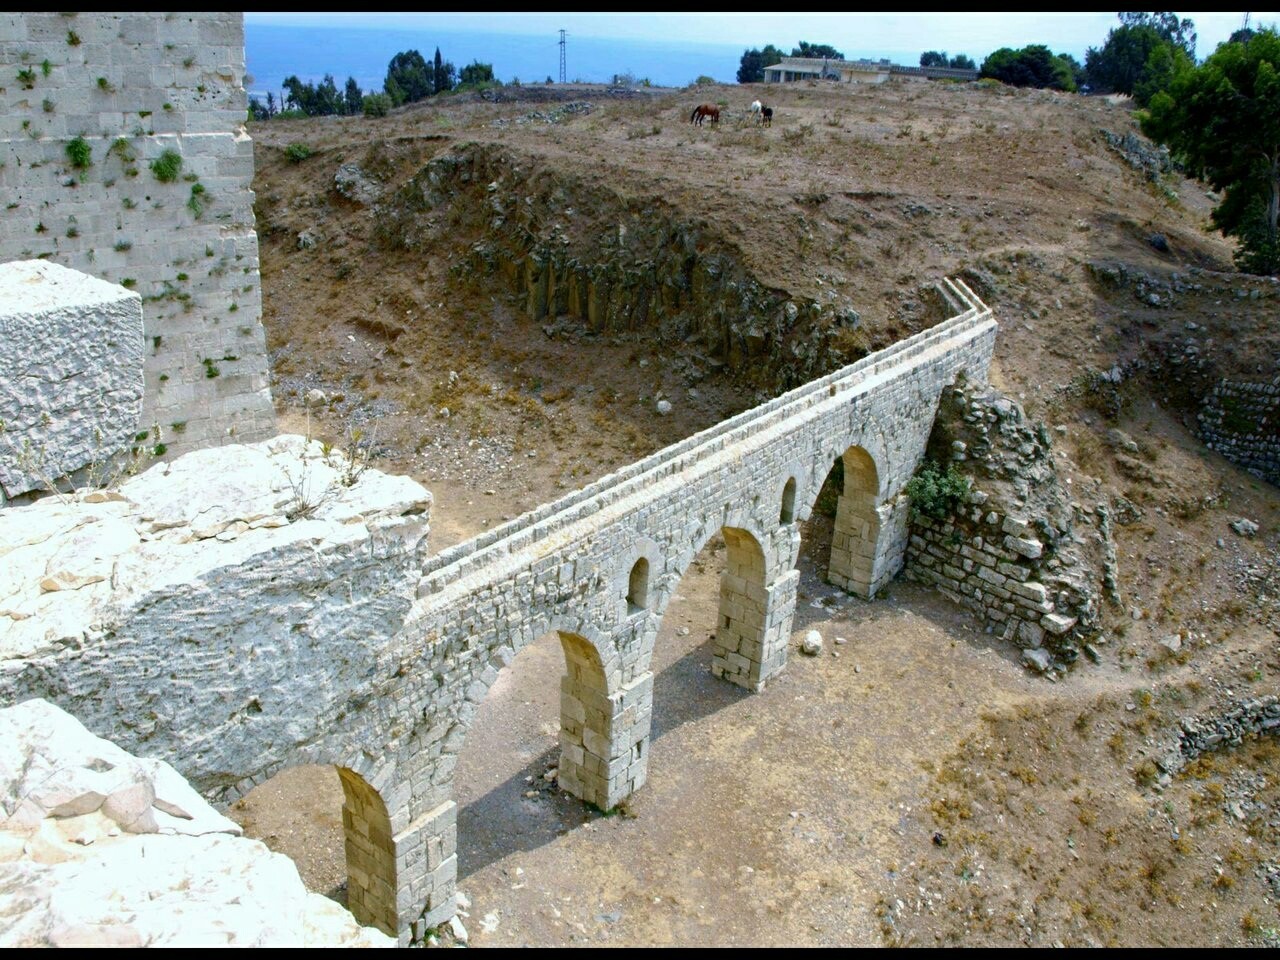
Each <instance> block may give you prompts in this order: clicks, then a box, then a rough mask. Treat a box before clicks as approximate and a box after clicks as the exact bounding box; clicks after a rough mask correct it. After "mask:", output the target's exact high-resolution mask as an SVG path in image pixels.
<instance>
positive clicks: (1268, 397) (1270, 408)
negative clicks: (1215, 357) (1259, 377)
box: [1197, 377, 1280, 486]
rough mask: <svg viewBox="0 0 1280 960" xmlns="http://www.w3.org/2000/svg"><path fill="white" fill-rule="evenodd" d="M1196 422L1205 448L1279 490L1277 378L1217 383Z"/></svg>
mask: <svg viewBox="0 0 1280 960" xmlns="http://www.w3.org/2000/svg"><path fill="white" fill-rule="evenodd" d="M1197 419H1198V421H1199V428H1200V437H1201V439H1203V440H1204V442H1205V446H1207V447H1208V448H1209V449H1210V450H1216V451H1217V452H1218V453H1220V454H1222V455H1223V456H1224V457H1226V458H1227V459H1228V460H1230V461H1231V462H1232V463H1235V464H1238V465H1239V466H1242V467H1244V468H1245V469H1246V470H1248V471H1249V472H1250V473H1252V474H1254V475H1255V476H1258V477H1261V478H1262V479H1263V480H1266V481H1267V482H1268V483H1273V484H1276V485H1277V486H1280V377H1276V378H1275V379H1274V380H1272V381H1271V382H1270V383H1248V382H1244V381H1240V380H1219V381H1218V384H1217V386H1215V387H1214V388H1213V392H1212V393H1210V394H1209V396H1208V397H1207V398H1206V399H1205V401H1204V406H1203V407H1202V408H1201V410H1200V415H1199V417H1198V418H1197Z"/></svg>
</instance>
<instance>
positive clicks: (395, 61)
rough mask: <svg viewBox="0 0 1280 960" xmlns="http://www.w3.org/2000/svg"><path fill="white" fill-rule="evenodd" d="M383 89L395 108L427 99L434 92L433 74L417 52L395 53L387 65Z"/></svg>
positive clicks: (424, 59)
mask: <svg viewBox="0 0 1280 960" xmlns="http://www.w3.org/2000/svg"><path fill="white" fill-rule="evenodd" d="M383 89H384V90H385V91H386V94H387V96H389V97H390V98H391V101H392V103H394V104H395V105H396V106H397V107H398V106H400V104H402V103H413V102H414V101H415V100H421V99H423V98H424V97H429V96H431V94H433V93H434V92H435V74H434V71H433V70H432V68H431V67H430V66H428V65H427V61H426V58H424V57H423V56H422V54H420V53H419V52H418V51H417V50H405V51H403V52H401V53H397V54H396V55H395V56H394V57H392V58H391V62H390V63H389V64H387V79H386V80H385V81H384V83H383Z"/></svg>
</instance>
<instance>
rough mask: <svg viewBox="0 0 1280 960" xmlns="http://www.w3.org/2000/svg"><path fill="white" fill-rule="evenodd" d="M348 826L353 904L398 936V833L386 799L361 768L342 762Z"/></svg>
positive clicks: (359, 915) (369, 921) (360, 915)
mask: <svg viewBox="0 0 1280 960" xmlns="http://www.w3.org/2000/svg"><path fill="white" fill-rule="evenodd" d="M337 770H338V779H339V780H341V781H342V796H343V803H342V832H343V836H344V841H345V846H346V853H347V908H348V909H349V910H350V911H351V913H352V914H353V915H354V916H355V918H356V919H357V920H358V921H360V923H362V924H364V925H366V926H374V927H377V928H378V929H379V930H381V931H382V932H383V933H385V934H388V935H390V936H393V937H396V936H399V935H400V933H401V929H400V927H401V924H402V921H403V918H402V917H401V916H400V912H399V908H398V893H399V882H400V881H399V876H398V871H397V863H396V844H395V834H394V832H393V830H392V827H391V816H390V814H389V812H388V810H387V805H386V802H385V801H384V800H383V798H382V796H381V795H380V794H379V793H378V791H377V790H375V789H374V788H373V787H372V786H371V785H370V783H369V781H367V780H365V778H364V777H362V776H361V775H360V774H358V773H356V772H355V771H354V770H352V769H350V768H349V767H343V766H339V767H338V768H337Z"/></svg>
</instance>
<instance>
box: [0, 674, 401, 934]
mask: <svg viewBox="0 0 1280 960" xmlns="http://www.w3.org/2000/svg"><path fill="white" fill-rule="evenodd" d="M394 945H395V941H394V940H392V938H390V937H387V936H386V935H384V934H382V933H380V932H379V931H377V930H373V929H370V928H366V927H361V926H360V925H359V924H358V923H356V921H355V919H354V918H353V917H352V916H351V914H349V913H347V911H345V910H343V909H342V907H341V906H339V905H338V904H336V903H334V902H333V901H331V900H328V899H326V898H325V897H322V896H320V895H319V894H315V893H309V892H307V890H306V889H305V888H304V887H303V885H302V881H301V879H300V878H299V876H298V870H297V867H295V866H294V864H293V862H292V861H291V860H289V858H288V857H285V856H284V855H282V854H278V853H272V852H271V851H270V850H268V849H267V847H266V846H265V845H264V844H262V843H261V842H259V841H257V840H249V839H246V838H244V837H241V836H240V827H239V826H237V825H236V824H235V823H233V822H232V821H230V820H228V819H227V818H226V817H223V816H222V815H221V814H219V813H218V812H217V811H215V810H214V809H213V808H212V807H210V806H209V804H207V803H206V802H205V801H204V800H203V799H201V797H200V796H199V794H197V793H196V792H195V790H193V789H192V788H191V786H190V785H189V784H188V783H187V782H186V781H185V780H183V779H182V777H181V776H179V775H178V773H177V771H175V770H174V769H173V768H172V767H170V766H169V765H168V764H166V763H162V762H160V761H158V760H145V759H139V758H137V757H134V756H132V755H130V754H129V753H126V752H125V751H124V750H121V749H120V748H119V747H118V746H116V745H115V744H113V743H110V742H109V741H107V740H103V739H101V738H99V737H96V736H94V735H93V734H92V733H90V732H89V731H88V730H86V729H85V728H84V727H83V726H82V725H81V724H80V722H79V721H77V720H76V719H75V718H74V717H72V716H71V715H70V714H68V713H66V712H64V711H62V710H60V709H59V708H58V707H56V706H54V705H52V704H50V703H47V702H45V701H43V700H29V701H27V702H25V703H21V704H18V705H17V706H13V707H9V708H7V709H3V710H0V946H3V947H39V946H57V947H70V946H133V947H137V946H191V947H196V946H360V947H372V946H394Z"/></svg>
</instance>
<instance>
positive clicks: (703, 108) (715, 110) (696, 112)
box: [689, 103, 720, 127]
mask: <svg viewBox="0 0 1280 960" xmlns="http://www.w3.org/2000/svg"><path fill="white" fill-rule="evenodd" d="M708 117H710V118H711V122H712V123H719V122H720V108H719V107H717V106H714V105H712V104H710V103H703V104H699V105H698V106H696V107H694V108H693V115H692V116H690V117H689V122H690V123H692V124H696V125H697V126H699V127H700V126H702V121H703V120H705V119H707V118H708Z"/></svg>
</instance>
